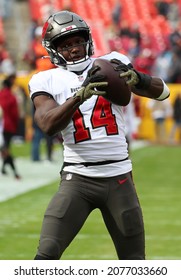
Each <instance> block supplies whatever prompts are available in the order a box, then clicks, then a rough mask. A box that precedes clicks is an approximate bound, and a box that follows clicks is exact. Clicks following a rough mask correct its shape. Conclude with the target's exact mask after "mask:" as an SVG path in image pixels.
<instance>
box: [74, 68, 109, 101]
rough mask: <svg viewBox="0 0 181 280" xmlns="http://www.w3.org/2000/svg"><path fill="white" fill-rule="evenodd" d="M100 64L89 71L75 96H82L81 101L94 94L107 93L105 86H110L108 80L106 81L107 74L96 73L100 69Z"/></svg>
mask: <svg viewBox="0 0 181 280" xmlns="http://www.w3.org/2000/svg"><path fill="white" fill-rule="evenodd" d="M99 69H100V68H99V66H95V67H92V68H91V69H90V70H89V71H88V73H87V77H86V79H85V81H84V82H83V84H82V87H81V88H80V90H78V91H77V92H76V93H75V95H74V97H80V102H81V103H83V102H84V101H85V100H87V99H89V98H91V96H92V95H105V94H106V91H105V87H107V86H108V82H105V81H104V80H105V76H103V75H95V74H96V72H97V71H98V70H99Z"/></svg>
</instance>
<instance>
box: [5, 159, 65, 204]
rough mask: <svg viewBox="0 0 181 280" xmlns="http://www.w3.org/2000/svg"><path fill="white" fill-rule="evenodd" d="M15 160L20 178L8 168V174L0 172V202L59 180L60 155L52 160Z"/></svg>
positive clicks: (61, 160)
mask: <svg viewBox="0 0 181 280" xmlns="http://www.w3.org/2000/svg"><path fill="white" fill-rule="evenodd" d="M15 160H16V166H17V169H18V172H19V174H20V175H21V176H22V178H21V179H20V180H17V179H15V178H14V176H13V174H12V171H11V170H10V169H7V172H8V173H9V174H8V175H2V174H0V202H3V201H6V200H8V199H10V198H13V197H16V196H17V195H19V194H23V193H25V192H28V191H30V190H33V189H36V188H40V187H43V186H45V185H48V184H50V183H52V182H55V181H58V180H59V171H60V169H61V166H62V162H63V159H62V157H59V159H58V160H57V159H56V160H54V161H53V162H49V161H45V160H44V161H43V160H42V161H41V162H32V161H31V160H30V159H26V158H16V159H15Z"/></svg>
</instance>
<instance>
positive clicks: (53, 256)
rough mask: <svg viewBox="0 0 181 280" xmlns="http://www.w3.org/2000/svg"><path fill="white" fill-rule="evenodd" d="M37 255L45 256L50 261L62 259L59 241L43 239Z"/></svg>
mask: <svg viewBox="0 0 181 280" xmlns="http://www.w3.org/2000/svg"><path fill="white" fill-rule="evenodd" d="M37 255H40V256H43V257H45V258H47V259H49V260H58V259H60V256H61V253H60V246H59V243H58V241H56V240H53V239H51V238H48V237H45V238H41V240H40V244H39V248H38V254H37Z"/></svg>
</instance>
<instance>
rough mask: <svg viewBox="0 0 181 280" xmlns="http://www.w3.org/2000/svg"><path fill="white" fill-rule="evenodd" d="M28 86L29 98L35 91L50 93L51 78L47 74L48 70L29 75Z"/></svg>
mask: <svg viewBox="0 0 181 280" xmlns="http://www.w3.org/2000/svg"><path fill="white" fill-rule="evenodd" d="M28 86H29V94H30V98H32V96H33V94H35V93H37V92H46V93H48V94H50V95H51V92H52V90H51V78H50V76H49V75H48V71H43V72H38V73H37V74H34V75H33V76H32V77H31V79H30V81H29V84H28Z"/></svg>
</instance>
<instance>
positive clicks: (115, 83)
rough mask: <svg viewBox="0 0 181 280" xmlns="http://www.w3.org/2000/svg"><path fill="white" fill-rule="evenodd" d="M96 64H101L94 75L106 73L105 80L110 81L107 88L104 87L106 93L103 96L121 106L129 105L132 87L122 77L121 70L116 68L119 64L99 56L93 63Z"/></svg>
mask: <svg viewBox="0 0 181 280" xmlns="http://www.w3.org/2000/svg"><path fill="white" fill-rule="evenodd" d="M94 66H99V69H98V70H97V71H96V73H95V74H94V75H104V76H105V81H106V82H108V86H107V87H105V89H104V88H103V89H104V90H105V91H106V95H104V96H103V97H104V98H105V99H107V100H108V101H110V102H112V103H114V104H116V105H119V106H126V105H128V104H129V102H130V98H131V89H130V87H129V86H128V85H127V84H126V79H125V78H121V77H120V73H121V72H120V71H116V70H115V69H114V68H115V67H116V66H117V64H115V63H113V62H110V61H109V60H106V59H101V58H97V59H95V61H94V63H93V67H94Z"/></svg>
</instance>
